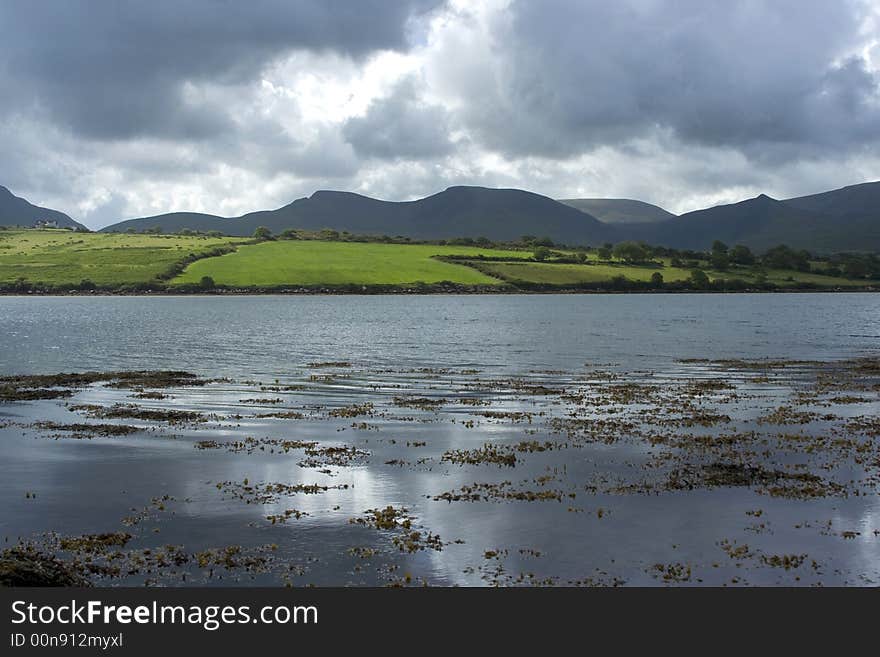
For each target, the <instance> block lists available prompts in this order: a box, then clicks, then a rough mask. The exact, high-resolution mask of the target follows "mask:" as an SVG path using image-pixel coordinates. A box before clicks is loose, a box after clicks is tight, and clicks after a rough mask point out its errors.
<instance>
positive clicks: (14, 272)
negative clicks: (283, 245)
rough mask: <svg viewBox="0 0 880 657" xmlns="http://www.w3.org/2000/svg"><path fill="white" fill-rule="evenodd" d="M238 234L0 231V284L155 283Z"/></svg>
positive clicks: (235, 239) (226, 243)
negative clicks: (192, 257)
mask: <svg viewBox="0 0 880 657" xmlns="http://www.w3.org/2000/svg"><path fill="white" fill-rule="evenodd" d="M241 241H242V239H241V238H228V237H218V238H208V237H183V236H177V235H127V234H114V233H75V232H72V231H69V230H3V231H0V283H11V282H14V281H16V280H18V279H25V280H26V281H28V282H31V283H43V284H46V285H78V284H79V283H80V282H82V281H83V280H90V281H92V282H93V283H95V284H97V285H117V284H130V283H144V282H150V281H154V280H155V279H156V276H157V275H160V274H162V273H163V272H165V271H166V270H168V268H169V267H171V266H172V265H174V264H175V263H177V262H180V261H181V260H182V259H183V258H185V257H186V256H188V255H189V254H191V253H195V254H198V253H200V252H204V251H210V250H211V249H214V248H217V247H220V246H225V245H229V244H235V243H238V242H241Z"/></svg>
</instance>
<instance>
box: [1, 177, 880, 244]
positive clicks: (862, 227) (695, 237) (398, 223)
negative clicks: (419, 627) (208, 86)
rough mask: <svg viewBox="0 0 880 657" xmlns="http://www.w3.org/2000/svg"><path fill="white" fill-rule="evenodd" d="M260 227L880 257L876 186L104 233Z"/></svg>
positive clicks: (288, 214)
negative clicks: (672, 206) (672, 209)
mask: <svg viewBox="0 0 880 657" xmlns="http://www.w3.org/2000/svg"><path fill="white" fill-rule="evenodd" d="M40 219H51V220H54V221H57V222H58V225H59V226H69V227H77V226H80V224H78V223H77V222H75V221H73V219H71V218H70V217H68V216H67V215H66V214H63V213H61V212H57V211H55V210H49V209H46V208H39V207H37V206H34V205H31V204H30V203H28V202H27V201H25V200H24V199H20V198H18V197H16V196H13V195H12V194H11V193H10V192H9V191H8V190H7V189H6V188H4V187H0V225H4V224H5V225H15V224H18V225H31V224H33V223H34V222H35V221H37V220H40ZM258 226H266V227H267V228H269V229H270V230H271V231H273V232H275V233H278V232H281V231H282V230H285V229H287V228H299V229H303V230H321V229H324V228H332V229H335V230H338V231H348V232H351V233H358V234H372V235H389V236H406V237H411V238H413V239H448V238H452V237H473V238H477V237H487V238H489V239H491V240H497V241H510V240H516V239H518V238H520V237H521V236H523V235H535V236H538V237H544V236H547V237H550V238H551V239H553V240H554V241H555V242H558V243H565V244H572V245H574V244H590V245H596V244H601V243H604V242H619V241H623V240H642V241H645V242H647V243H649V244H657V245H663V246H669V247H674V248H681V249H701V250H702V249H707V248H708V247H710V246H711V244H712V242H713V241H714V240H716V239H717V240H721V241H723V242H726V243H728V244H730V245H733V244H745V245H746V246H749V247H750V248H752V249H754V250H756V251H762V250H766V249H768V248H771V247H773V246H776V245H778V244H783V243H784V244H788V245H789V246H791V247H793V248H798V249H807V250H810V251H815V252H833V251H875V252H880V182H870V183H863V184H859V185H852V186H849V187H844V188H842V189H837V190H833V191H829V192H824V193H821V194H813V195H810V196H802V197H797V198H790V199H785V200H777V199H773V198H770V197H769V196H766V195H764V194H761V195H759V196H757V197H755V198H752V199H747V200H745V201H740V202H738V203H731V204H726V205H718V206H715V207H712V208H706V209H704V210H696V211H693V212H688V213H686V214H682V215H680V216H676V215H673V214H671V213H669V212H667V211H666V210H664V209H662V208H659V207H657V206H655V205H651V204H649V203H644V202H642V201H636V200H631V199H564V200H554V199H552V198H549V197H547V196H542V195H540V194H535V193H532V192H527V191H523V190H519V189H489V188H485V187H467V186H457V187H449V188H448V189H446V190H444V191H442V192H439V193H437V194H433V195H431V196H428V197H425V198H422V199H418V200H415V201H401V202H395V201H381V200H378V199H374V198H370V197H368V196H362V195H360V194H354V193H351V192H340V191H317V192H315V193H314V194H312V195H311V196H309V197H307V198H301V199H297V200H295V201H293V202H292V203H290V204H288V205H285V206H283V207H281V208H278V209H276V210H264V211H258V212H250V213H247V214H244V215H241V216H238V217H221V216H217V215H212V214H200V213H194V212H172V213H167V214H161V215H155V216H151V217H141V218H137V219H129V220H126V221H120V222H118V223H115V224H113V225H111V226H107V227H106V228H103V229H102V230H103V231H104V232H124V231H127V230H133V231H142V230H145V229H156V228H160V229H162V231H164V232H177V231H180V230H183V229H189V230H198V231H210V230H217V231H220V232H222V233H225V234H228V235H236V236H248V235H252V234H253V232H254V230H255V229H256V228H257V227H258Z"/></svg>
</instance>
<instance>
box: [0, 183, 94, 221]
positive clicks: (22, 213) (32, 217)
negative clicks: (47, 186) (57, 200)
mask: <svg viewBox="0 0 880 657" xmlns="http://www.w3.org/2000/svg"><path fill="white" fill-rule="evenodd" d="M37 221H56V222H58V226H59V228H81V229H85V226H83V225H82V224H80V223H78V222H76V221H74V220H73V219H71V218H70V217H68V216H67V215H66V214H64V213H63V212H59V211H58V210H52V209H49V208H42V207H40V206H38V205H34V204H33V203H30V202H29V201H27V200H25V199H23V198H20V197H18V196H16V195H15V194H13V193H12V192H10V191H9V190H8V189H6V188H5V187H3V186H2V185H0V226H24V227H30V226H33V225H34V223H35V222H37Z"/></svg>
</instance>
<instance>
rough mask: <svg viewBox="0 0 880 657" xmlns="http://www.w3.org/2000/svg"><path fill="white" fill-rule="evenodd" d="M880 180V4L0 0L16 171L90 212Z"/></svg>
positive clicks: (104, 220) (42, 198) (39, 192)
mask: <svg viewBox="0 0 880 657" xmlns="http://www.w3.org/2000/svg"><path fill="white" fill-rule="evenodd" d="M877 179H880V0H834V1H830V0H766V1H762V0H719V1H714V0H615V1H614V2H608V1H607V0H595V1H593V0H478V1H465V0H399V1H396V0H351V1H344V0H249V1H248V2H238V1H233V0H173V1H171V0H151V1H150V2H144V1H142V0H87V1H86V0H41V1H40V2H33V1H32V0H2V2H0V185H4V186H6V187H8V188H9V189H10V190H11V191H13V192H14V193H15V194H17V195H19V196H24V197H25V198H27V199H28V200H30V201H31V202H33V203H36V204H39V205H44V206H48V207H52V208H55V209H58V210H61V211H64V212H67V213H68V214H69V215H71V216H72V217H73V218H74V219H77V220H79V221H82V222H83V223H85V224H86V225H88V226H89V227H91V228H99V227H102V226H105V225H108V224H111V223H115V222H116V221H118V220H121V219H125V218H132V217H137V216H145V215H152V214H158V213H162V212H169V211H177V210H190V211H200V212H210V213H214V214H221V215H224V216H235V215H238V214H242V213H244V212H248V211H252V210H258V209H270V208H275V207H280V206H282V205H285V204H287V203H289V202H291V201H292V200H294V199H296V198H300V197H303V196H309V195H311V194H312V193H313V192H314V191H316V190H318V189H339V190H347V191H354V192H359V193H362V194H366V195H369V196H374V197H377V198H382V199H386V200H409V199H413V198H419V197H422V196H427V195H429V194H433V193H436V192H438V191H441V190H443V189H445V188H446V187H448V186H450V185H460V184H469V185H484V186H489V187H517V188H522V189H528V190H530V191H534V192H538V193H541V194H546V195H548V196H552V197H554V198H569V197H617V198H637V199H641V200H644V201H648V202H651V203H656V204H658V205H661V206H663V207H665V208H666V209H668V210H670V211H672V212H677V213H680V212H685V211H689V210H694V209H698V208H701V207H706V206H709V205H716V204H719V203H727V202H733V201H738V200H742V199H744V198H749V197H753V196H756V195H757V194H759V193H767V194H769V195H770V196H773V197H775V198H788V197H792V196H798V195H803V194H809V193H815V192H820V191H825V190H829V189H834V188H837V187H841V186H844V185H848V184H854V183H859V182H865V181H869V180H877Z"/></svg>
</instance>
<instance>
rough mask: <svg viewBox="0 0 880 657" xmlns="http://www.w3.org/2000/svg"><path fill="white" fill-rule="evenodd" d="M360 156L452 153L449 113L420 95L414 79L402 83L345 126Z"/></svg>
mask: <svg viewBox="0 0 880 657" xmlns="http://www.w3.org/2000/svg"><path fill="white" fill-rule="evenodd" d="M342 132H343V134H344V135H345V138H346V140H347V141H348V142H349V143H350V144H351V145H352V146H353V147H354V149H355V151H356V152H357V153H358V155H361V156H363V157H375V158H379V159H386V160H395V159H405V160H421V159H426V158H436V157H442V156H444V155H447V154H448V153H450V152H451V151H452V149H453V143H452V141H451V140H450V135H449V115H448V113H447V111H446V109H445V108H443V107H442V106H440V105H432V104H429V103H425V102H424V101H422V100H421V99H420V97H419V89H418V85H417V82H416V80H415V79H414V78H412V77H409V78H406V79H405V80H403V81H402V82H400V83H398V85H397V86H396V87H395V88H394V90H393V92H392V93H391V95H389V96H387V97H385V98H381V99H379V100H376V101H374V102H373V103H372V104H371V105H370V107H369V108H368V110H367V113H366V114H365V115H364V116H359V117H355V118H352V119H349V120H348V121H347V122H346V123H345V125H344V126H343V129H342Z"/></svg>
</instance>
